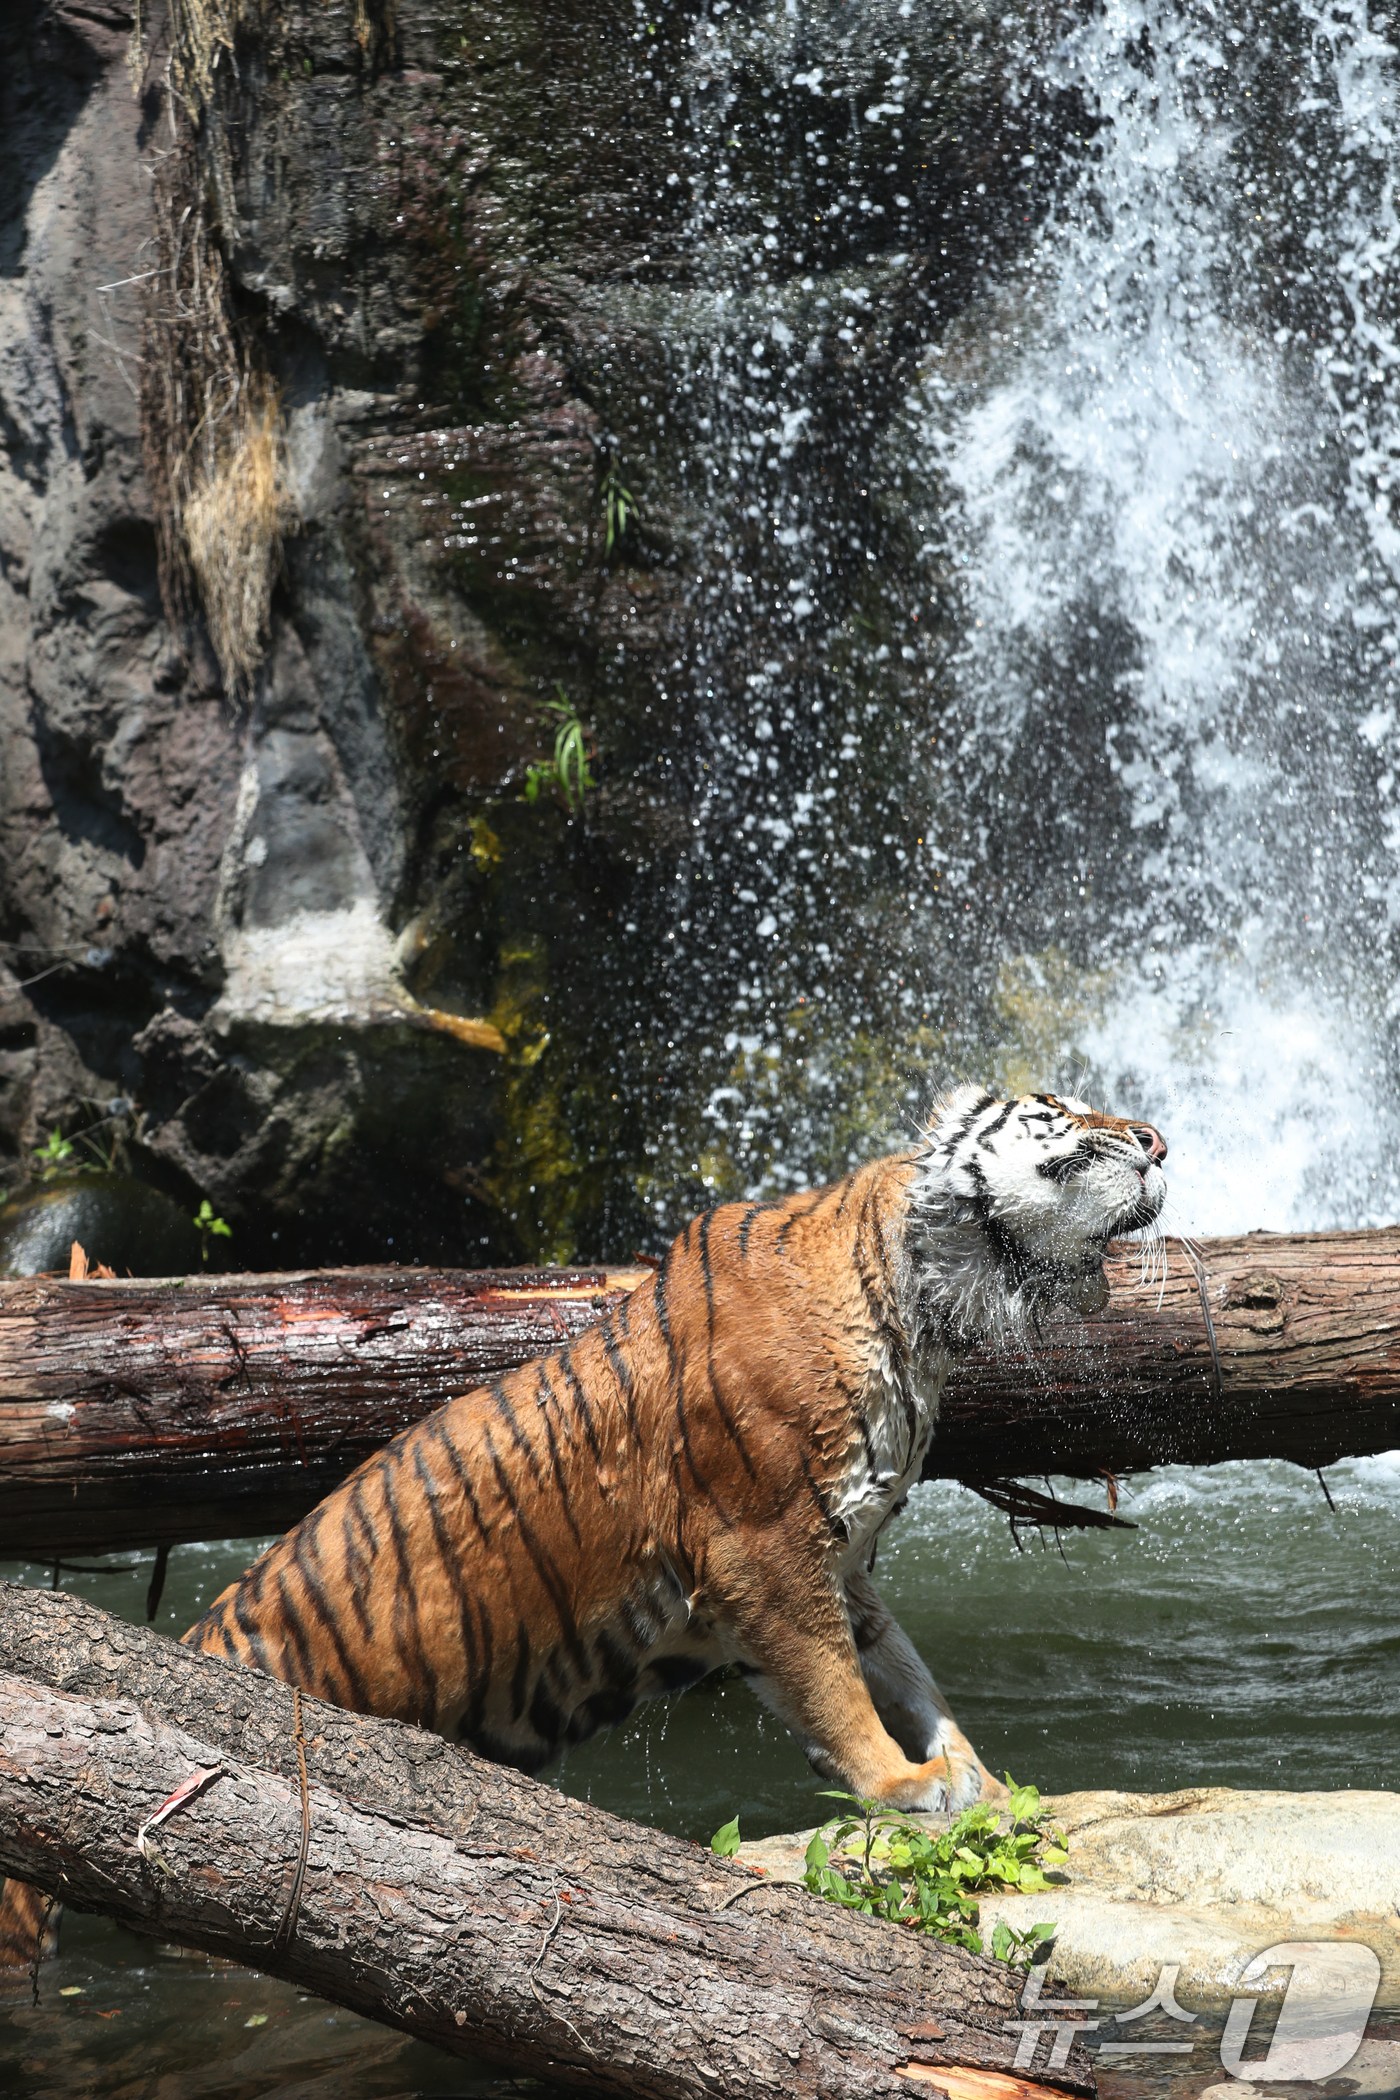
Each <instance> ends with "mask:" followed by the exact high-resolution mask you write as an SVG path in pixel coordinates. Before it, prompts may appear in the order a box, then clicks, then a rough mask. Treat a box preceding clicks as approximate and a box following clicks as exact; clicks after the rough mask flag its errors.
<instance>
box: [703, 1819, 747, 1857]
mask: <svg viewBox="0 0 1400 2100" xmlns="http://www.w3.org/2000/svg"><path fill="white" fill-rule="evenodd" d="M739 1845H740V1838H739V1818H738V1817H737V1816H735V1818H734V1820H733V1822H732V1823H722V1824H721V1825H720V1827H719V1829H718V1830H717V1831H716V1832H715V1834H714V1836H713V1837H712V1838H711V1839H710V1850H711V1852H717V1853H718V1854H719V1856H720V1858H721V1859H732V1858H733V1857H734V1854H735V1853H736V1852H737V1851H738V1849H739Z"/></svg>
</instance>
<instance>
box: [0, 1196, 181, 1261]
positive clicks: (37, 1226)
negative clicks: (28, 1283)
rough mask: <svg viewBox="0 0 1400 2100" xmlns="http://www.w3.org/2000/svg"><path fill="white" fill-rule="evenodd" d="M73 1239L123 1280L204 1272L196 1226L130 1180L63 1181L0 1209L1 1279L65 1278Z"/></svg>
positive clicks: (165, 1200) (167, 1200) (164, 1198)
mask: <svg viewBox="0 0 1400 2100" xmlns="http://www.w3.org/2000/svg"><path fill="white" fill-rule="evenodd" d="M74 1240H77V1241H78V1243H79V1244H80V1246H81V1247H82V1248H83V1249H84V1251H85V1253H86V1254H87V1257H88V1260H89V1262H91V1263H92V1264H93V1266H94V1267H95V1266H96V1264H97V1263H98V1262H105V1263H106V1265H107V1267H108V1268H109V1269H115V1270H116V1272H117V1274H118V1276H125V1275H126V1274H127V1272H128V1270H129V1271H130V1273H131V1274H132V1275H133V1276H183V1275H185V1274H186V1273H187V1272H188V1271H189V1270H191V1269H200V1268H202V1267H203V1265H204V1264H203V1261H202V1257H201V1248H200V1236H199V1234H198V1232H197V1231H196V1230H195V1227H194V1223H193V1220H192V1219H191V1218H189V1217H187V1216H186V1214H185V1212H184V1211H183V1210H182V1209H181V1208H180V1206H179V1204H178V1203H174V1202H172V1201H171V1199H170V1197H169V1196H164V1195H162V1194H161V1192H160V1190H159V1189H153V1188H151V1187H150V1186H149V1185H148V1184H147V1183H146V1182H144V1181H136V1180H134V1179H133V1178H132V1177H131V1176H130V1175H129V1174H99V1173H91V1174H65V1175H64V1176H63V1177H62V1179H60V1180H55V1181H51V1182H49V1183H48V1184H47V1185H46V1186H45V1187H44V1188H41V1189H36V1190H34V1191H33V1192H32V1193H30V1194H28V1195H24V1196H21V1197H18V1198H16V1200H15V1201H14V1202H12V1203H7V1204H5V1205H4V1206H3V1208H0V1275H3V1276H38V1275H40V1274H42V1273H43V1272H44V1271H46V1270H52V1269H59V1270H61V1271H62V1272H63V1273H64V1275H66V1274H67V1273H68V1262H69V1257H70V1254H71V1252H72V1246H73V1242H74Z"/></svg>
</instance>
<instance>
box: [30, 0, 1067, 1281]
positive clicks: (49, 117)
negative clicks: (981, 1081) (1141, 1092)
mask: <svg viewBox="0 0 1400 2100" xmlns="http://www.w3.org/2000/svg"><path fill="white" fill-rule="evenodd" d="M9 22H10V26H9V27H8V28H7V29H6V31H5V32H4V44H5V51H6V65H5V69H4V77H3V82H0V95H2V96H3V107H2V108H0V137H3V140H4V146H3V153H4V157H5V161H6V164H7V173H8V175H9V178H10V179H9V181H8V182H7V184H6V186H5V191H4V195H3V199H0V212H2V213H3V218H2V219H0V243H3V247H2V248H0V267H2V268H3V273H4V274H3V278H0V414H2V415H3V419H4V421H3V430H4V453H3V456H2V457H0V477H2V478H0V718H2V719H3V722H4V728H5V753H6V755H5V762H4V779H3V786H0V937H3V946H0V1148H3V1159H2V1160H0V1181H3V1180H6V1179H8V1180H9V1182H10V1183H11V1185H13V1184H14V1182H15V1181H16V1179H17V1178H18V1177H19V1175H20V1173H21V1171H22V1168H23V1165H24V1163H25V1161H26V1160H27V1158H28V1157H29V1155H30V1153H31V1152H32V1149H33V1148H34V1146H35V1145H36V1144H37V1143H38V1142H39V1141H40V1140H41V1139H42V1138H43V1137H44V1136H45V1135H46V1134H47V1132H48V1131H49V1130H50V1129H51V1128H54V1127H58V1126H61V1127H63V1128H64V1129H65V1130H67V1131H70V1132H72V1131H75V1130H80V1129H81V1128H82V1127H83V1125H84V1124H85V1123H86V1124H88V1125H91V1126H92V1127H93V1128H94V1129H98V1128H106V1129H107V1130H108V1132H109V1135H110V1134H111V1133H113V1132H115V1133H116V1134H117V1135H118V1136H119V1137H120V1139H121V1142H122V1148H123V1157H124V1158H125V1159H126V1161H127V1162H128V1163H129V1164H133V1165H134V1166H135V1168H136V1170H137V1171H138V1172H139V1173H140V1174H142V1175H143V1176H144V1177H145V1178H147V1179H149V1180H153V1181H155V1182H156V1183H157V1184H159V1185H163V1186H165V1187H166V1188H167V1189H168V1191H169V1192H170V1193H172V1194H174V1195H175V1196H177V1197H178V1198H179V1199H180V1200H181V1201H186V1200H190V1201H197V1200H198V1199H199V1198H200V1197H202V1196H206V1195H207V1196H208V1197H209V1198H210V1199H211V1201H212V1203H213V1205H214V1206H215V1209H216V1210H217V1211H219V1212H220V1213H221V1214H222V1215H223V1216H225V1217H226V1218H227V1219H228V1220H229V1221H230V1222H231V1223H232V1225H233V1228H234V1240H233V1242H232V1245H233V1248H234V1252H235V1257H236V1259H237V1260H238V1261H239V1263H240V1265H241V1264H242V1263H244V1262H248V1263H258V1262H266V1263H269V1264H274V1263H276V1264H284V1263H290V1262H293V1261H298V1260H305V1259H317V1260H321V1261H331V1260H336V1259H355V1258H365V1257H369V1256H378V1257H382V1256H384V1255H386V1254H387V1255H389V1256H390V1257H391V1258H393V1257H397V1258H403V1259H431V1260H437V1261H474V1260H485V1259H500V1258H503V1257H504V1258H510V1257H511V1256H516V1257H520V1256H529V1257H541V1256H543V1257H551V1256H556V1257H557V1256H563V1255H566V1254H568V1253H570V1252H571V1251H573V1250H574V1249H575V1248H581V1249H584V1250H586V1251H587V1252H589V1253H590V1254H595V1255H598V1254H624V1255H625V1254H627V1253H629V1252H630V1251H631V1249H632V1248H633V1247H634V1246H638V1245H645V1244H648V1243H652V1244H654V1243H655V1242H656V1240H657V1238H658V1237H659V1236H661V1235H663V1234H665V1233H666V1232H667V1231H668V1230H669V1229H671V1228H672V1227H673V1225H674V1223H675V1222H676V1221H677V1219H678V1218H679V1217H680V1216H683V1215H684V1214H686V1213H687V1212H688V1210H690V1209H692V1208H694V1207H695V1206H696V1205H697V1204H698V1203H699V1202H701V1201H703V1200H704V1199H705V1197H706V1195H707V1193H711V1192H713V1191H715V1190H723V1189H728V1188H737V1187H739V1186H740V1185H743V1184H744V1183H745V1182H752V1181H754V1179H755V1178H759V1179H761V1178H762V1177H763V1175H764V1174H765V1173H767V1174H769V1175H770V1178H774V1177H775V1178H776V1181H777V1183H778V1184H781V1180H782V1176H783V1173H784V1172H787V1171H791V1172H796V1173H798V1174H805V1173H816V1172H822V1171H825V1170H828V1169H829V1168H831V1167H839V1166H840V1165H842V1163H843V1162H844V1158H845V1157H846V1155H847V1153H848V1152H849V1151H850V1149H851V1148H852V1147H856V1148H861V1147H868V1145H869V1143H870V1142H871V1140H872V1137H873V1136H878V1135H879V1134H880V1129H879V1126H880V1121H881V1117H882V1116H883V1115H884V1114H886V1113H887V1110H888V1106H889V1102H890V1097H891V1091H892V1089H891V1076H892V1073H894V1072H896V1071H897V1070H898V1069H899V1066H900V1061H901V1059H906V1060H907V1059H910V1058H917V1057H918V1055H919V1054H920V1053H921V1051H923V1052H926V1051H927V1050H928V1049H929V1046H930V1044H931V1043H933V1042H934V1041H935V1036H934V1032H933V1026H932V1022H931V1019H930V1016H929V1014H928V1012H927V1009H926V1006H925V1003H924V1001H925V997H926V995H925V993H924V992H923V991H922V990H921V989H920V986H921V985H922V984H923V983H924V982H926V979H927V971H926V970H923V971H922V972H911V971H910V970H909V969H908V967H907V964H908V954H907V945H908V942H909V940H910V934H909V930H908V915H907V911H906V910H905V908H904V906H903V902H902V898H903V888H904V882H905V872H904V871H905V870H906V868H907V866H908V858H909V851H910V850H911V849H912V847H913V845H914V844H915V842H916V839H917V836H918V834H919V833H920V832H921V831H922V829H923V827H924V825H925V822H926V816H927V812H928V809H929V807H930V803H931V799H932V798H933V797H934V795H935V793H936V789H935V787H934V785H933V782H932V777H931V775H929V774H928V773H927V771H926V769H925V766H924V758H923V756H922V755H921V754H923V753H925V752H926V751H927V749H928V747H929V739H930V736H931V734H932V733H933V732H934V731H936V727H937V718H938V712H939V707H940V704H941V699H942V696H943V690H944V688H943V686H942V684H941V682H940V681H941V676H942V666H943V659H944V655H945V654H946V649H947V637H946V634H945V631H944V630H945V616H946V612H947V605H948V602H949V601H948V593H949V591H950V590H951V589H952V585H951V584H950V582H949V580H948V578H947V577H946V576H944V575H942V574H940V571H939V567H938V563H937V561H936V560H932V561H931V560H930V559H929V558H928V553H929V550H928V548H927V547H926V546H924V547H923V555H924V558H923V559H922V561H921V559H920V551H921V545H922V543H923V541H924V538H925V536H926V530H927V516H928V511H929V505H930V504H931V502H933V500H934V494H935V492H931V491H929V490H928V489H926V488H923V487H920V486H917V485H913V484H912V482H911V477H910V473H909V470H908V465H907V462H906V461H905V459H904V457H903V449H902V446H901V438H900V430H901V414H902V412H903V411H902V402H903V398H904V395H905V392H906V391H907V389H908V387H909V385H910V383H911V380H912V378H913V376H914V374H915V371H916V368H917V364H918V359H919V358H920V357H921V356H923V355H925V354H926V350H927V345H928V343H929V341H930V340H931V339H933V338H936V337H937V336H938V335H939V334H940V333H946V331H947V330H948V329H949V328H950V327H952V326H953V325H954V324H955V323H956V320H957V317H958V315H959V314H960V313H961V312H962V311H963V310H964V309H965V308H966V306H967V304H968V301H969V299H970V298H971V296H972V295H973V293H974V292H975V291H976V289H977V287H978V284H979V282H980V281H981V275H982V273H983V272H984V271H985V270H986V269H987V268H988V267H989V265H990V264H991V263H992V262H993V261H997V262H1000V263H1002V264H1005V262H1006V261H1007V259H1008V258H1009V257H1011V258H1014V256H1015V254H1016V252H1017V248H1018V244H1019V243H1022V242H1024V240H1025V239H1026V237H1027V229H1028V228H1029V227H1030V226H1031V225H1032V223H1033V220H1034V217H1035V214H1036V212H1037V211H1038V209H1039V208H1040V203H1041V201H1042V199H1043V196H1044V194H1045V185H1046V181H1047V175H1046V173H1045V172H1044V171H1045V170H1046V169H1047V167H1048V166H1049V165H1050V164H1051V163H1052V162H1053V158H1054V153H1055V152H1056V151H1057V150H1059V146H1060V145H1061V144H1062V143H1063V142H1064V141H1065V140H1066V139H1067V138H1068V136H1069V134H1070V131H1071V130H1072V123H1071V119H1072V114H1073V113H1072V111H1069V112H1067V111H1065V110H1057V109H1055V108H1053V107H1050V106H1048V105H1046V104H1045V100H1044V96H1043V95H1042V96H1041V97H1040V99H1039V101H1037V100H1035V99H1033V98H1032V99H1028V97H1027V94H1026V93H1025V91H1024V90H1023V89H1022V88H1020V87H1018V85H1017V78H1018V68H1017V53H1018V51H1023V50H1024V49H1025V48H1027V47H1028V45H1029V43H1031V42H1033V41H1035V40H1036V39H1037V38H1043V37H1044V36H1045V35H1047V34H1049V33H1050V31H1051V29H1052V28H1053V24H1052V23H1049V22H1048V21H1047V22H1046V23H1044V24H1041V23H1040V22H1039V20H1038V18H1036V17H1032V16H1027V17H1026V18H1025V19H1024V20H1021V19H1019V18H1016V19H1013V18H1012V17H1010V16H1008V17H1006V18H1005V19H1004V20H1002V19H1000V18H999V21H998V25H997V28H996V32H995V38H993V35H992V32H991V29H990V26H989V23H988V20H987V18H986V17H985V16H984V14H983V11H982V10H981V8H980V7H979V6H978V5H976V4H974V0H951V4H946V5H943V6H941V7H933V8H924V7H920V8H918V9H917V10H915V9H913V8H911V7H910V6H909V5H908V4H907V0H903V4H900V0H872V4H871V5H869V6H867V7H863V8H861V9H859V10H850V9H845V8H842V7H840V6H839V5H837V4H835V0H829V4H819V5H815V6H809V7H806V8H804V9H802V10H800V11H793V10H791V9H784V8H782V7H776V6H775V7H764V6H759V7H756V8H752V9H748V10H742V11H741V10H735V9H733V8H730V7H727V6H725V5H723V4H722V0H715V4H713V5H698V4H692V5H669V6H665V7H660V8H657V9H654V10H648V9H646V8H643V7H641V6H640V5H636V4H633V0H601V4H593V5H590V6H588V7H581V6H577V5H574V4H572V0H555V4H553V5H544V4H541V0H510V4H500V5H490V4H475V0H473V4H466V0H402V4H400V5H398V6H397V7H396V8H395V7H394V6H393V5H392V4H386V0H354V4H353V5H347V4H343V0H334V4H332V5H330V6H325V5H323V4H321V0H285V4H280V0H265V4H262V5H259V4H257V0H180V5H179V7H178V8H176V9H174V10H169V9H167V8H166V7H164V6H162V5H160V4H157V5H156V6H155V7H153V8H150V9H147V10H144V11H143V13H142V17H141V20H140V22H139V24H138V22H137V21H136V19H135V17H134V15H133V13H132V12H131V10H130V9H128V8H125V7H123V6H121V5H118V4H116V0H82V4H81V5H80V4H78V0H56V4H47V0H45V4H42V5H41V4H40V0H18V4H17V5H16V7H15V8H14V9H13V10H12V12H11V15H10V18H9ZM133 88H134V90H135V91H134V92H133ZM259 417H262V419H263V420H262V422H259V420H258V419H259ZM240 419H241V420H240ZM259 444H261V445H262V446H263V451H262V453H259V452H258V450H257V447H258V446H259ZM201 460H203V461H204V463H205V464H204V466H203V468H201V467H200V465H199V462H200V461H201ZM259 475H261V477H262V478H261V480H259V479H258V476H259ZM814 488H815V489H818V490H819V491H820V493H821V499H822V500H821V502H820V504H819V505H814V504H812V503H811V502H810V501H808V500H807V495H808V493H809V492H810V491H811V490H812V489H814ZM259 491H261V494H259V493H258V492H259ZM259 503H261V504H262V506H263V507H262V510H261V511H259V510H258V508H257V506H258V504H259ZM260 520H261V523H260V522H259V521H260ZM259 534H261V537H259ZM220 564H222V567H221V566H220ZM260 593H261V595H260ZM240 623H241V624H240ZM240 636H241V637H242V639H241V640H240ZM240 650H241V651H242V654H241V655H240ZM550 703H554V706H553V709H552V710H551V708H550V705H549V704H550ZM574 723H577V730H576V732H575V735H576V745H575V749H576V753H577V752H578V751H579V750H580V749H581V751H582V756H583V763H584V765H585V768H586V778H587V782H588V783H589V784H586V785H583V786H582V787H581V788H578V787H577V786H575V787H572V788H571V787H570V785H569V783H568V781H561V778H560V776H559V774H558V772H557V771H556V770H554V769H553V758H552V754H553V752H554V748H555V737H556V734H561V733H564V732H566V731H567V730H568V729H569V727H570V725H571V724H574ZM857 761H858V762H857ZM532 768H533V769H535V771H534V774H533V776H532V773H531V769H532ZM780 787H781V792H779V788H780ZM531 795H532V796H533V799H530V797H531ZM877 1044H878V1045H879V1046H880V1047H879V1048H878V1049H877V1048H876V1047H875V1046H876V1045H877ZM837 1065H839V1068H840V1072H841V1084H840V1085H839V1087H838V1086H836V1085H835V1084H834V1082H833V1070H834V1068H835V1067H836V1066H837ZM778 1070H781V1072H782V1073H783V1074H784V1081H783V1085H782V1086H781V1088H775V1084H774V1079H773V1074H774V1072H775V1071H778ZM779 1096H781V1098H779ZM716 1103H719V1104H720V1106H719V1107H717V1106H716ZM725 1103H728V1104H729V1111H726V1109H725V1107H724V1104H725ZM731 1111H732V1112H731ZM784 1161H791V1162H794V1163H795V1164H793V1165H791V1166H790V1167H786V1166H785V1165H784Z"/></svg>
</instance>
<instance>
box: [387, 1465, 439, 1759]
mask: <svg viewBox="0 0 1400 2100" xmlns="http://www.w3.org/2000/svg"><path fill="white" fill-rule="evenodd" d="M397 1470H398V1466H397V1463H396V1461H394V1460H391V1459H389V1458H387V1457H385V1458H383V1459H381V1461H380V1465H379V1492H380V1494H381V1495H382V1496H383V1498H384V1509H385V1513H386V1515H387V1516H388V1519H389V1536H390V1538H392V1540H393V1542H394V1558H395V1559H396V1560H397V1562H398V1564H399V1579H398V1581H397V1583H396V1584H395V1585H394V1594H393V1617H394V1652H395V1654H396V1655H397V1656H398V1659H399V1662H400V1665H401V1666H402V1669H403V1673H404V1676H405V1677H406V1678H407V1679H408V1682H409V1684H410V1685H412V1686H414V1687H415V1689H416V1688H418V1687H420V1686H421V1688H422V1691H423V1694H424V1700H425V1703H423V1704H421V1705H420V1706H419V1708H418V1710H417V1718H418V1719H419V1720H422V1721H426V1722H428V1723H431V1721H432V1719H433V1716H434V1715H435V1714H436V1712H437V1673H436V1671H435V1670H434V1669H433V1666H432V1664H431V1663H430V1662H429V1661H428V1656H427V1651H426V1650H425V1648H424V1646H423V1640H422V1636H421V1634H420V1632H419V1617H418V1587H417V1584H416V1583H415V1581H414V1579H413V1563H412V1561H411V1560H410V1558H409V1552H408V1538H407V1535H406V1533H405V1531H404V1528H403V1519H402V1518H401V1517H400V1515H399V1506H398V1503H397V1502H396V1501H395V1499H394V1483H393V1476H394V1474H395V1472H397ZM410 1619H411V1622H412V1624H411V1628H410V1627H408V1626H406V1622H407V1621H409V1620H410Z"/></svg>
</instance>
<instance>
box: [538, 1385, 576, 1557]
mask: <svg viewBox="0 0 1400 2100" xmlns="http://www.w3.org/2000/svg"><path fill="white" fill-rule="evenodd" d="M538 1375H539V1383H540V1386H541V1388H542V1390H543V1391H544V1392H545V1393H547V1394H548V1395H549V1397H550V1399H551V1400H554V1401H555V1404H556V1405H557V1404H558V1401H557V1396H556V1394H555V1391H554V1388H553V1386H552V1385H551V1384H550V1382H549V1366H548V1364H541V1365H540V1368H539V1374H538ZM540 1411H541V1414H542V1416H543V1419H544V1433H545V1440H546V1442H547V1443H548V1445H549V1456H550V1462H551V1464H552V1465H553V1467H554V1477H555V1479H556V1480H557V1481H558V1483H559V1502H560V1506H561V1508H562V1509H563V1512H564V1522H565V1523H566V1524H567V1525H568V1527H569V1529H570V1531H571V1532H572V1533H573V1535H574V1542H575V1544H576V1545H579V1546H581V1545H582V1544H583V1534H582V1532H581V1531H580V1530H579V1528H578V1520H577V1518H576V1517H575V1516H574V1510H573V1497H572V1496H571V1495H570V1493H569V1483H568V1481H567V1480H566V1479H565V1477H564V1467H563V1463H562V1461H561V1460H560V1457H559V1440H558V1438H557V1437H556V1436H555V1434H554V1424H553V1423H552V1422H551V1421H550V1419H549V1411H548V1408H547V1407H546V1405H545V1403H544V1401H543V1400H542V1401H541V1402H540Z"/></svg>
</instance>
